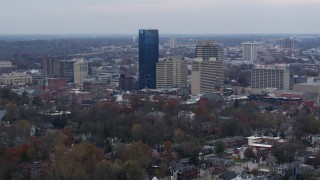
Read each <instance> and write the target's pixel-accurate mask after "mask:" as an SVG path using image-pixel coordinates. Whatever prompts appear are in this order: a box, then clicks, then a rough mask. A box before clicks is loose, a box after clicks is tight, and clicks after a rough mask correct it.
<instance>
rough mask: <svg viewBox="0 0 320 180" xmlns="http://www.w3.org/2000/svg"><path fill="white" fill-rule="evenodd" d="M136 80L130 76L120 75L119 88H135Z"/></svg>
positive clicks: (125, 89)
mask: <svg viewBox="0 0 320 180" xmlns="http://www.w3.org/2000/svg"><path fill="white" fill-rule="evenodd" d="M136 84H137V81H136V79H135V78H134V77H132V76H125V75H124V74H121V75H120V78H119V89H120V90H122V91H132V90H135V89H136Z"/></svg>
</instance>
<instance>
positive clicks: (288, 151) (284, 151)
mask: <svg viewBox="0 0 320 180" xmlns="http://www.w3.org/2000/svg"><path fill="white" fill-rule="evenodd" d="M295 151H296V148H295V146H294V145H293V144H292V143H289V142H282V143H276V144H275V145H273V146H272V149H271V152H272V155H273V156H274V157H275V158H276V159H277V162H278V163H279V164H281V163H290V162H292V161H293V160H294V153H295Z"/></svg>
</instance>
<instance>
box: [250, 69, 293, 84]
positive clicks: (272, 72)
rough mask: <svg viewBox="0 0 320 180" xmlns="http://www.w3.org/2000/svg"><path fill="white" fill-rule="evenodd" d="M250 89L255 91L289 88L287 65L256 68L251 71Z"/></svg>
mask: <svg viewBox="0 0 320 180" xmlns="http://www.w3.org/2000/svg"><path fill="white" fill-rule="evenodd" d="M251 87H252V88H255V89H265V88H277V89H278V90H288V89H289V88H290V70H289V68H288V66H287V65H284V64H281V65H269V66H262V65H260V66H256V67H254V68H253V69H252V70H251Z"/></svg>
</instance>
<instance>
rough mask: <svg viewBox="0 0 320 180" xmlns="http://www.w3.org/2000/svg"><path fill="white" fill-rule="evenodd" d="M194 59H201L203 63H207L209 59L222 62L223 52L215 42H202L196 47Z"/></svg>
mask: <svg viewBox="0 0 320 180" xmlns="http://www.w3.org/2000/svg"><path fill="white" fill-rule="evenodd" d="M195 57H196V58H202V59H203V60H204V61H208V60H209V59H210V58H216V60H218V61H223V50H222V49H221V47H220V46H219V45H218V44H217V43H216V42H215V41H213V40H203V41H199V42H198V44H197V45H196V50H195Z"/></svg>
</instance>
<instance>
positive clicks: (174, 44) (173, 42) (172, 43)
mask: <svg viewBox="0 0 320 180" xmlns="http://www.w3.org/2000/svg"><path fill="white" fill-rule="evenodd" d="M177 47H178V46H177V39H176V38H174V37H171V38H170V48H171V49H174V48H177Z"/></svg>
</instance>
